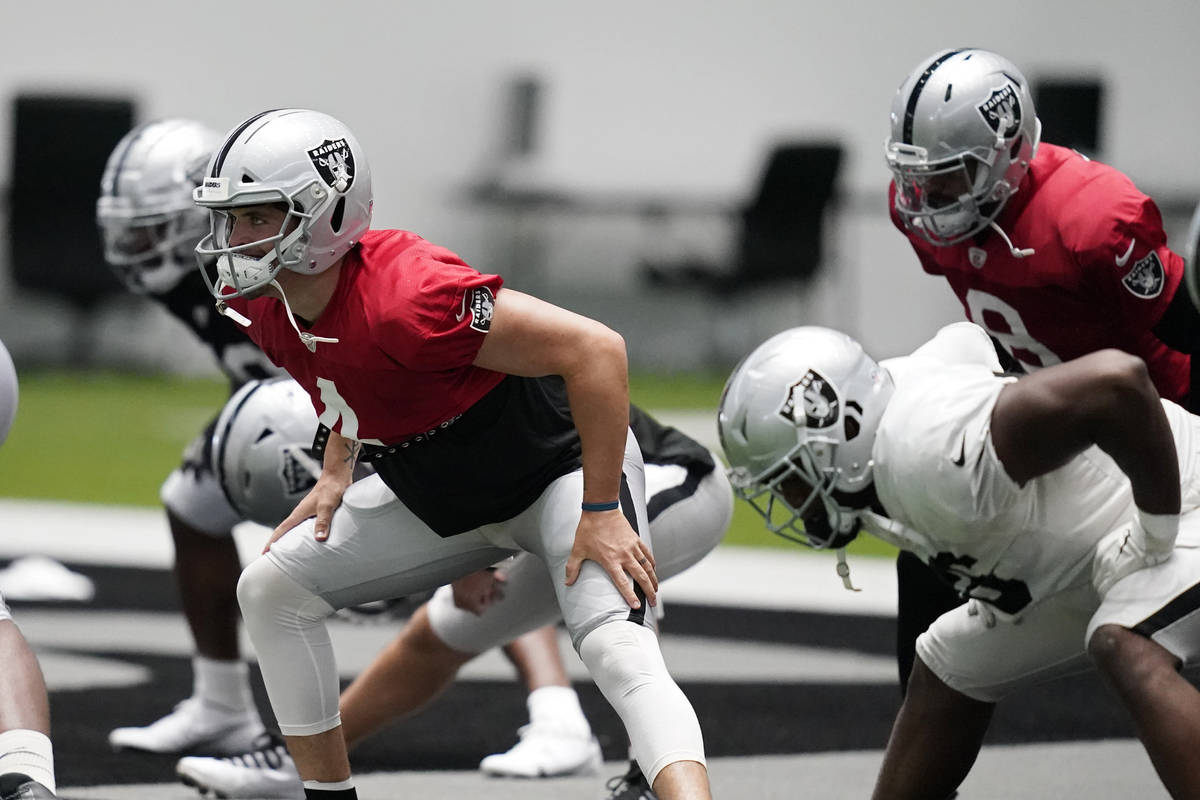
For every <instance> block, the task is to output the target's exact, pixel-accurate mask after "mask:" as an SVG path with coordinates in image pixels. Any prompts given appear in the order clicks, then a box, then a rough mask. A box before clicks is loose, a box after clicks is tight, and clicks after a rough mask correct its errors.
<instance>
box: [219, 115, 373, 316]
mask: <svg viewBox="0 0 1200 800" xmlns="http://www.w3.org/2000/svg"><path fill="white" fill-rule="evenodd" d="M195 200H196V202H197V203H198V204H199V205H201V206H204V207H206V208H209V209H211V210H212V211H213V214H212V230H211V232H210V233H209V235H208V236H206V237H205V238H204V240H203V241H202V242H201V243H200V246H199V247H197V248H196V252H197V254H198V255H199V256H200V259H201V265H202V270H203V271H204V275H205V279H206V280H207V281H208V284H209V288H210V289H211V290H212V292H213V295H214V296H216V297H217V298H218V299H219V298H222V297H232V296H236V295H240V294H244V293H246V292H250V291H252V290H254V289H257V288H259V287H261V286H264V285H266V284H268V283H270V282H271V281H272V280H274V278H275V275H276V274H277V273H278V272H279V270H281V269H290V270H293V271H295V272H300V273H303V274H310V275H311V274H316V273H318V272H323V271H324V270H326V269H328V268H329V267H330V266H332V265H333V264H334V263H335V262H336V261H337V260H338V259H340V258H341V257H342V256H344V255H345V254H346V253H347V252H348V251H349V250H350V248H352V247H353V246H354V245H355V244H356V243H357V242H358V240H359V237H361V236H362V234H363V233H365V232H366V230H367V229H368V228H369V227H370V224H371V172H370V169H369V168H368V166H367V159H366V156H365V155H364V154H363V152H362V148H361V147H360V146H359V144H358V140H357V139H355V138H354V134H353V133H351V132H350V130H349V128H347V127H346V126H345V125H343V124H342V123H341V122H339V121H338V120H336V119H334V118H333V117H330V116H328V115H327V114H322V113H320V112H317V111H308V110H305V109H296V108H289V109H281V110H275V111H265V112H263V113H261V114H257V115H255V116H253V117H251V118H250V119H248V120H246V121H245V122H243V123H242V124H240V125H238V126H237V127H236V128H234V129H233V130H232V131H230V132H229V134H228V135H227V136H226V137H225V141H224V143H222V144H221V145H220V146H219V147H218V148H217V150H216V152H215V153H213V157H212V160H211V162H210V163H209V165H208V171H207V174H206V175H205V178H204V182H203V183H202V184H201V185H200V187H199V188H198V189H196V192H195ZM276 203H278V204H281V205H282V206H285V207H286V209H287V217H286V219H285V221H284V223H283V227H282V228H281V229H280V230H279V232H278V233H277V234H275V235H274V236H271V237H269V238H267V239H263V240H261V241H257V242H250V243H246V244H242V245H239V246H237V247H233V246H230V243H229V235H230V232H231V230H232V218H231V217H230V216H229V215H228V214H227V213H226V212H227V211H228V210H229V209H231V208H236V207H244V206H254V205H260V204H276ZM264 246H266V247H269V250H268V252H267V253H266V255H263V256H262V257H256V256H251V255H247V254H246V252H245V251H247V250H251V249H261V248H262V247H264ZM206 260H209V261H211V260H215V264H216V273H217V277H216V280H214V279H213V278H212V277H210V275H209V272H208V269H207V268H206V267H205V266H204V265H205V261H206Z"/></svg>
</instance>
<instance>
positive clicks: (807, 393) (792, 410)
mask: <svg viewBox="0 0 1200 800" xmlns="http://www.w3.org/2000/svg"><path fill="white" fill-rule="evenodd" d="M798 410H802V411H803V412H804V425H805V426H806V427H808V428H828V427H829V426H830V425H832V424H834V423H835V422H837V421H838V418H839V417H840V416H841V408H840V406H839V404H838V398H837V393H836V392H834V390H833V386H832V385H831V384H830V383H829V381H827V380H825V378H823V377H822V376H821V375H820V374H819V373H818V372H816V371H815V370H811V369H810V370H809V371H808V372H806V373H805V374H804V377H803V378H801V379H800V380H798V381H796V382H795V383H793V384H792V385H791V386H789V387H788V393H787V399H786V400H784V402H783V406H782V407H780V409H779V415H780V416H781V417H783V418H784V419H786V420H787V421H788V422H790V423H792V424H793V425H795V424H796V422H797V416H798V413H799V411H798Z"/></svg>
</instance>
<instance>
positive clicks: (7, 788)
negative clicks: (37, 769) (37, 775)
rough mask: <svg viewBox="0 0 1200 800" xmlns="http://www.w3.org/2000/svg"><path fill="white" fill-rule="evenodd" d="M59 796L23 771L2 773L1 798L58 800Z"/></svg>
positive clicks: (0, 781) (2, 799)
mask: <svg viewBox="0 0 1200 800" xmlns="http://www.w3.org/2000/svg"><path fill="white" fill-rule="evenodd" d="M57 797H58V795H56V794H54V792H52V791H50V790H49V789H47V788H46V787H45V786H43V785H42V784H40V783H38V782H37V781H35V780H34V779H33V778H31V777H29V776H28V775H26V774H25V773H23V772H6V773H4V774H3V775H0V800H57Z"/></svg>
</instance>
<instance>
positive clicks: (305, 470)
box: [280, 447, 321, 496]
mask: <svg viewBox="0 0 1200 800" xmlns="http://www.w3.org/2000/svg"><path fill="white" fill-rule="evenodd" d="M280 455H282V456H283V459H282V462H283V474H282V475H280V478H281V479H282V480H283V488H284V491H285V492H286V493H287V494H288V495H289V496H294V495H300V494H307V493H308V490H309V489H311V488H312V487H314V486H316V485H317V477H318V476H320V474H321V465H320V464H319V463H318V462H317V459H316V458H314V457H313V456H312V455H310V454H309V453H308V452H305V450H304V449H303V448H293V447H284V448H283V452H282V453H281V454H280Z"/></svg>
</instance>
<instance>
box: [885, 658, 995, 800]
mask: <svg viewBox="0 0 1200 800" xmlns="http://www.w3.org/2000/svg"><path fill="white" fill-rule="evenodd" d="M993 708H995V704H994V703H984V702H981V701H979V700H974V699H972V698H970V697H967V696H966V695H965V694H962V693H961V692H957V691H955V690H954V689H951V688H950V687H949V686H947V685H946V684H945V683H943V682H942V681H941V680H940V679H939V678H938V677H937V676H936V675H934V674H933V673H932V672H930V670H929V668H928V667H927V666H925V663H924V662H923V661H921V660H920V659H919V658H918V659H917V660H916V663H915V664H914V665H913V671H912V674H911V679H910V681H909V684H908V693H907V695H906V696H905V698H904V703H903V704H902V705H901V706H900V712H899V713H898V714H897V715H896V721H895V723H894V724H893V725H892V733H891V736H890V738H889V739H888V744H887V750H886V751H885V752H884V757H883V765H882V766H881V767H880V769H879V777H878V778H877V780H876V784H875V793H874V795H873V796H874V797H875V798H878V800H884V798H887V799H888V800H906V799H907V798H914V800H915V798H946V797H951V796H952V795H953V794H954V792H955V790H956V789H957V788H958V785H959V784H960V783H961V782H962V780H963V778H965V777H966V776H967V773H968V772H969V771H970V769H971V765H972V764H974V763H975V757H976V756H977V755H978V754H979V748H980V747H981V746H982V744H983V735H984V733H986V732H987V727H988V723H989V722H991V718H992V709H993Z"/></svg>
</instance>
